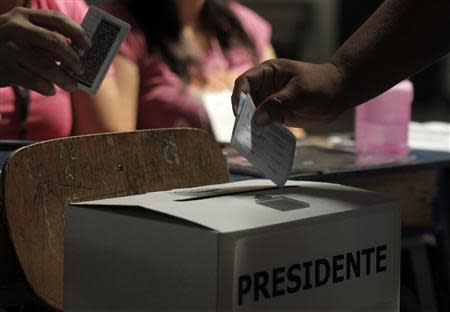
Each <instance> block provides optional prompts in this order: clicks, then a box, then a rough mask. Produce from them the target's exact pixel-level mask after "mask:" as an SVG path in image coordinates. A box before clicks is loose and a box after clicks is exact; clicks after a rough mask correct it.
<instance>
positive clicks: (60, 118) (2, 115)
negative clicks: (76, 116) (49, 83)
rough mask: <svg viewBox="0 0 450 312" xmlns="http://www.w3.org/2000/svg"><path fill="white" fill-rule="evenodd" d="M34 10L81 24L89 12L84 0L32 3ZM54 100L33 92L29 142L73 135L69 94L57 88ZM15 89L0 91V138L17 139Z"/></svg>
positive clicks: (30, 109) (44, 0) (39, 1)
mask: <svg viewBox="0 0 450 312" xmlns="http://www.w3.org/2000/svg"><path fill="white" fill-rule="evenodd" d="M31 7H32V8H34V9H47V10H55V11H59V12H61V13H63V14H65V15H67V16H69V17H71V18H72V19H73V20H74V21H76V22H77V23H78V24H80V23H81V21H82V19H83V17H84V15H85V14H86V11H87V5H86V3H85V2H84V0H31ZM56 91H57V93H56V95H55V96H52V97H45V96H43V95H40V94H38V93H36V92H30V103H29V107H28V118H27V120H26V125H27V137H26V138H27V139H28V140H47V139H53V138H59V137H65V136H68V135H70V133H71V131H72V104H71V97H70V94H69V93H67V92H65V91H63V90H61V89H59V88H57V89H56ZM15 102H16V101H15V95H14V92H13V89H12V87H6V88H0V139H18V138H19V131H20V122H21V121H20V107H17V105H16V104H15Z"/></svg>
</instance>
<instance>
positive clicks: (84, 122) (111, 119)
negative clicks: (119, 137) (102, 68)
mask: <svg viewBox="0 0 450 312" xmlns="http://www.w3.org/2000/svg"><path fill="white" fill-rule="evenodd" d="M72 101H73V110H74V130H73V132H74V134H77V135H79V134H92V133H104V132H122V131H132V130H135V129H136V114H135V113H134V111H135V109H134V107H132V106H127V105H126V103H124V102H122V101H121V97H120V94H119V92H118V88H117V84H116V80H115V77H114V75H112V76H109V77H107V78H106V79H105V80H104V81H103V84H102V87H101V88H100V90H99V92H98V94H97V95H96V96H91V95H88V94H86V93H84V92H82V91H78V92H75V93H73V94H72Z"/></svg>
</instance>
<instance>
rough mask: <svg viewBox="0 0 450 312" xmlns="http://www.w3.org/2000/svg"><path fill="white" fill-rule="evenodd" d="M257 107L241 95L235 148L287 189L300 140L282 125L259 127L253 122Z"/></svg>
mask: <svg viewBox="0 0 450 312" xmlns="http://www.w3.org/2000/svg"><path fill="white" fill-rule="evenodd" d="M255 109H256V108H255V104H254V103H253V100H252V98H251V96H250V95H245V94H243V93H242V94H241V97H240V100H239V105H238V109H237V116H236V121H235V124H234V129H233V136H232V138H231V145H232V146H233V147H234V148H236V149H237V150H238V151H239V152H240V153H241V154H242V156H244V157H245V158H247V160H248V161H249V162H250V163H251V164H253V165H254V166H255V167H256V168H257V169H259V170H260V171H261V172H262V173H263V174H264V175H265V176H266V177H267V178H269V179H270V180H272V181H273V182H274V183H275V184H276V185H277V186H279V187H281V186H283V185H284V184H285V183H286V181H287V179H288V178H289V174H290V172H291V168H292V162H293V161H294V156H295V146H296V139H295V137H294V135H293V134H292V133H291V132H290V131H289V130H288V129H287V128H285V127H283V126H282V125H280V124H278V123H272V124H270V125H267V126H257V125H255V124H254V123H253V122H252V118H253V114H254V113H255Z"/></svg>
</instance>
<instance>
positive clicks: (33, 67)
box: [19, 50, 77, 92]
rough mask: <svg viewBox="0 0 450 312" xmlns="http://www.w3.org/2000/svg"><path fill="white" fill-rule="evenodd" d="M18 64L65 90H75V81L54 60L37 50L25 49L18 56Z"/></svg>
mask: <svg viewBox="0 0 450 312" xmlns="http://www.w3.org/2000/svg"><path fill="white" fill-rule="evenodd" d="M19 64H21V65H22V66H23V67H25V68H27V69H28V70H29V71H31V72H32V73H34V74H35V75H37V76H40V77H41V78H43V79H45V80H47V81H50V82H51V83H54V84H56V85H58V86H59V87H61V88H62V89H64V90H66V91H67V92H74V91H75V90H77V82H76V81H75V80H74V79H72V78H71V77H70V76H69V75H68V74H67V73H66V72H65V71H63V70H62V68H61V67H60V66H58V65H57V64H56V62H55V60H54V59H53V58H52V57H50V56H49V55H46V54H45V53H42V52H41V51H37V50H27V51H24V52H22V53H21V55H20V56H19Z"/></svg>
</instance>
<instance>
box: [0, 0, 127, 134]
mask: <svg viewBox="0 0 450 312" xmlns="http://www.w3.org/2000/svg"><path fill="white" fill-rule="evenodd" d="M52 12H54V13H52ZM86 12H87V5H86V3H85V2H84V1H83V0H79V1H65V0H29V1H23V0H2V1H1V2H0V37H2V36H3V37H2V39H3V40H2V43H1V45H0V55H2V56H4V57H2V60H5V59H6V60H8V59H10V61H9V62H8V63H7V62H0V75H1V77H0V139H25V140H47V139H53V138H60V137H66V136H69V135H72V134H87V133H99V132H111V131H122V130H132V129H134V128H135V118H134V116H132V117H131V118H130V115H127V109H126V107H124V106H123V105H121V102H120V98H119V95H118V90H117V87H116V80H115V77H114V75H113V74H110V75H109V76H108V77H107V78H106V79H105V80H104V82H103V85H102V87H101V88H100V90H99V92H98V94H97V96H90V95H88V94H86V93H83V92H81V91H79V90H76V88H75V82H74V81H73V80H72V79H71V78H70V77H68V76H67V75H66V74H65V73H64V72H63V71H62V70H61V68H60V66H59V63H60V62H61V63H63V64H65V65H68V66H69V67H71V68H72V69H73V70H74V71H75V72H81V71H82V70H83V69H82V66H81V62H80V60H79V57H78V55H76V53H72V54H71V52H70V47H69V46H68V42H67V39H65V38H66V37H70V36H69V35H71V34H74V33H75V35H76V36H78V37H81V38H77V37H75V38H70V39H71V40H72V41H73V42H74V43H76V42H77V43H80V42H82V41H83V40H85V41H86V42H85V43H84V46H85V47H87V46H88V45H89V40H88V39H86V38H83V36H85V35H84V33H83V32H82V29H81V27H79V28H78V29H76V27H77V26H74V25H75V23H76V24H80V23H81V21H82V19H83V17H84V15H85V13H86ZM63 15H65V16H67V17H68V18H70V19H68V18H66V17H64V16H63ZM67 29H71V33H70V34H68V33H65V32H67ZM14 32H16V33H19V34H18V35H16V36H14V35H9V36H8V35H7V34H8V33H13V34H14ZM33 33H34V34H35V35H34V36H33V35H32V34H33ZM20 34H25V35H28V37H24V38H23V39H22V40H19V38H20ZM42 34H43V35H42ZM52 37H53V38H52ZM26 38H28V39H27V40H24V39H26ZM46 40H47V41H46ZM15 56H18V59H13V58H14V57H15ZM34 58H35V59H34ZM36 60H45V61H44V62H40V63H39V62H37V61H36ZM15 65H16V66H15ZM14 66H15V67H14ZM8 70H9V71H10V72H7V71H8ZM24 77H27V78H28V79H24ZM8 78H10V79H9V80H11V79H12V81H8ZM54 84H56V86H55V85H54ZM69 92H72V93H69ZM50 95H51V96H50Z"/></svg>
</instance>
